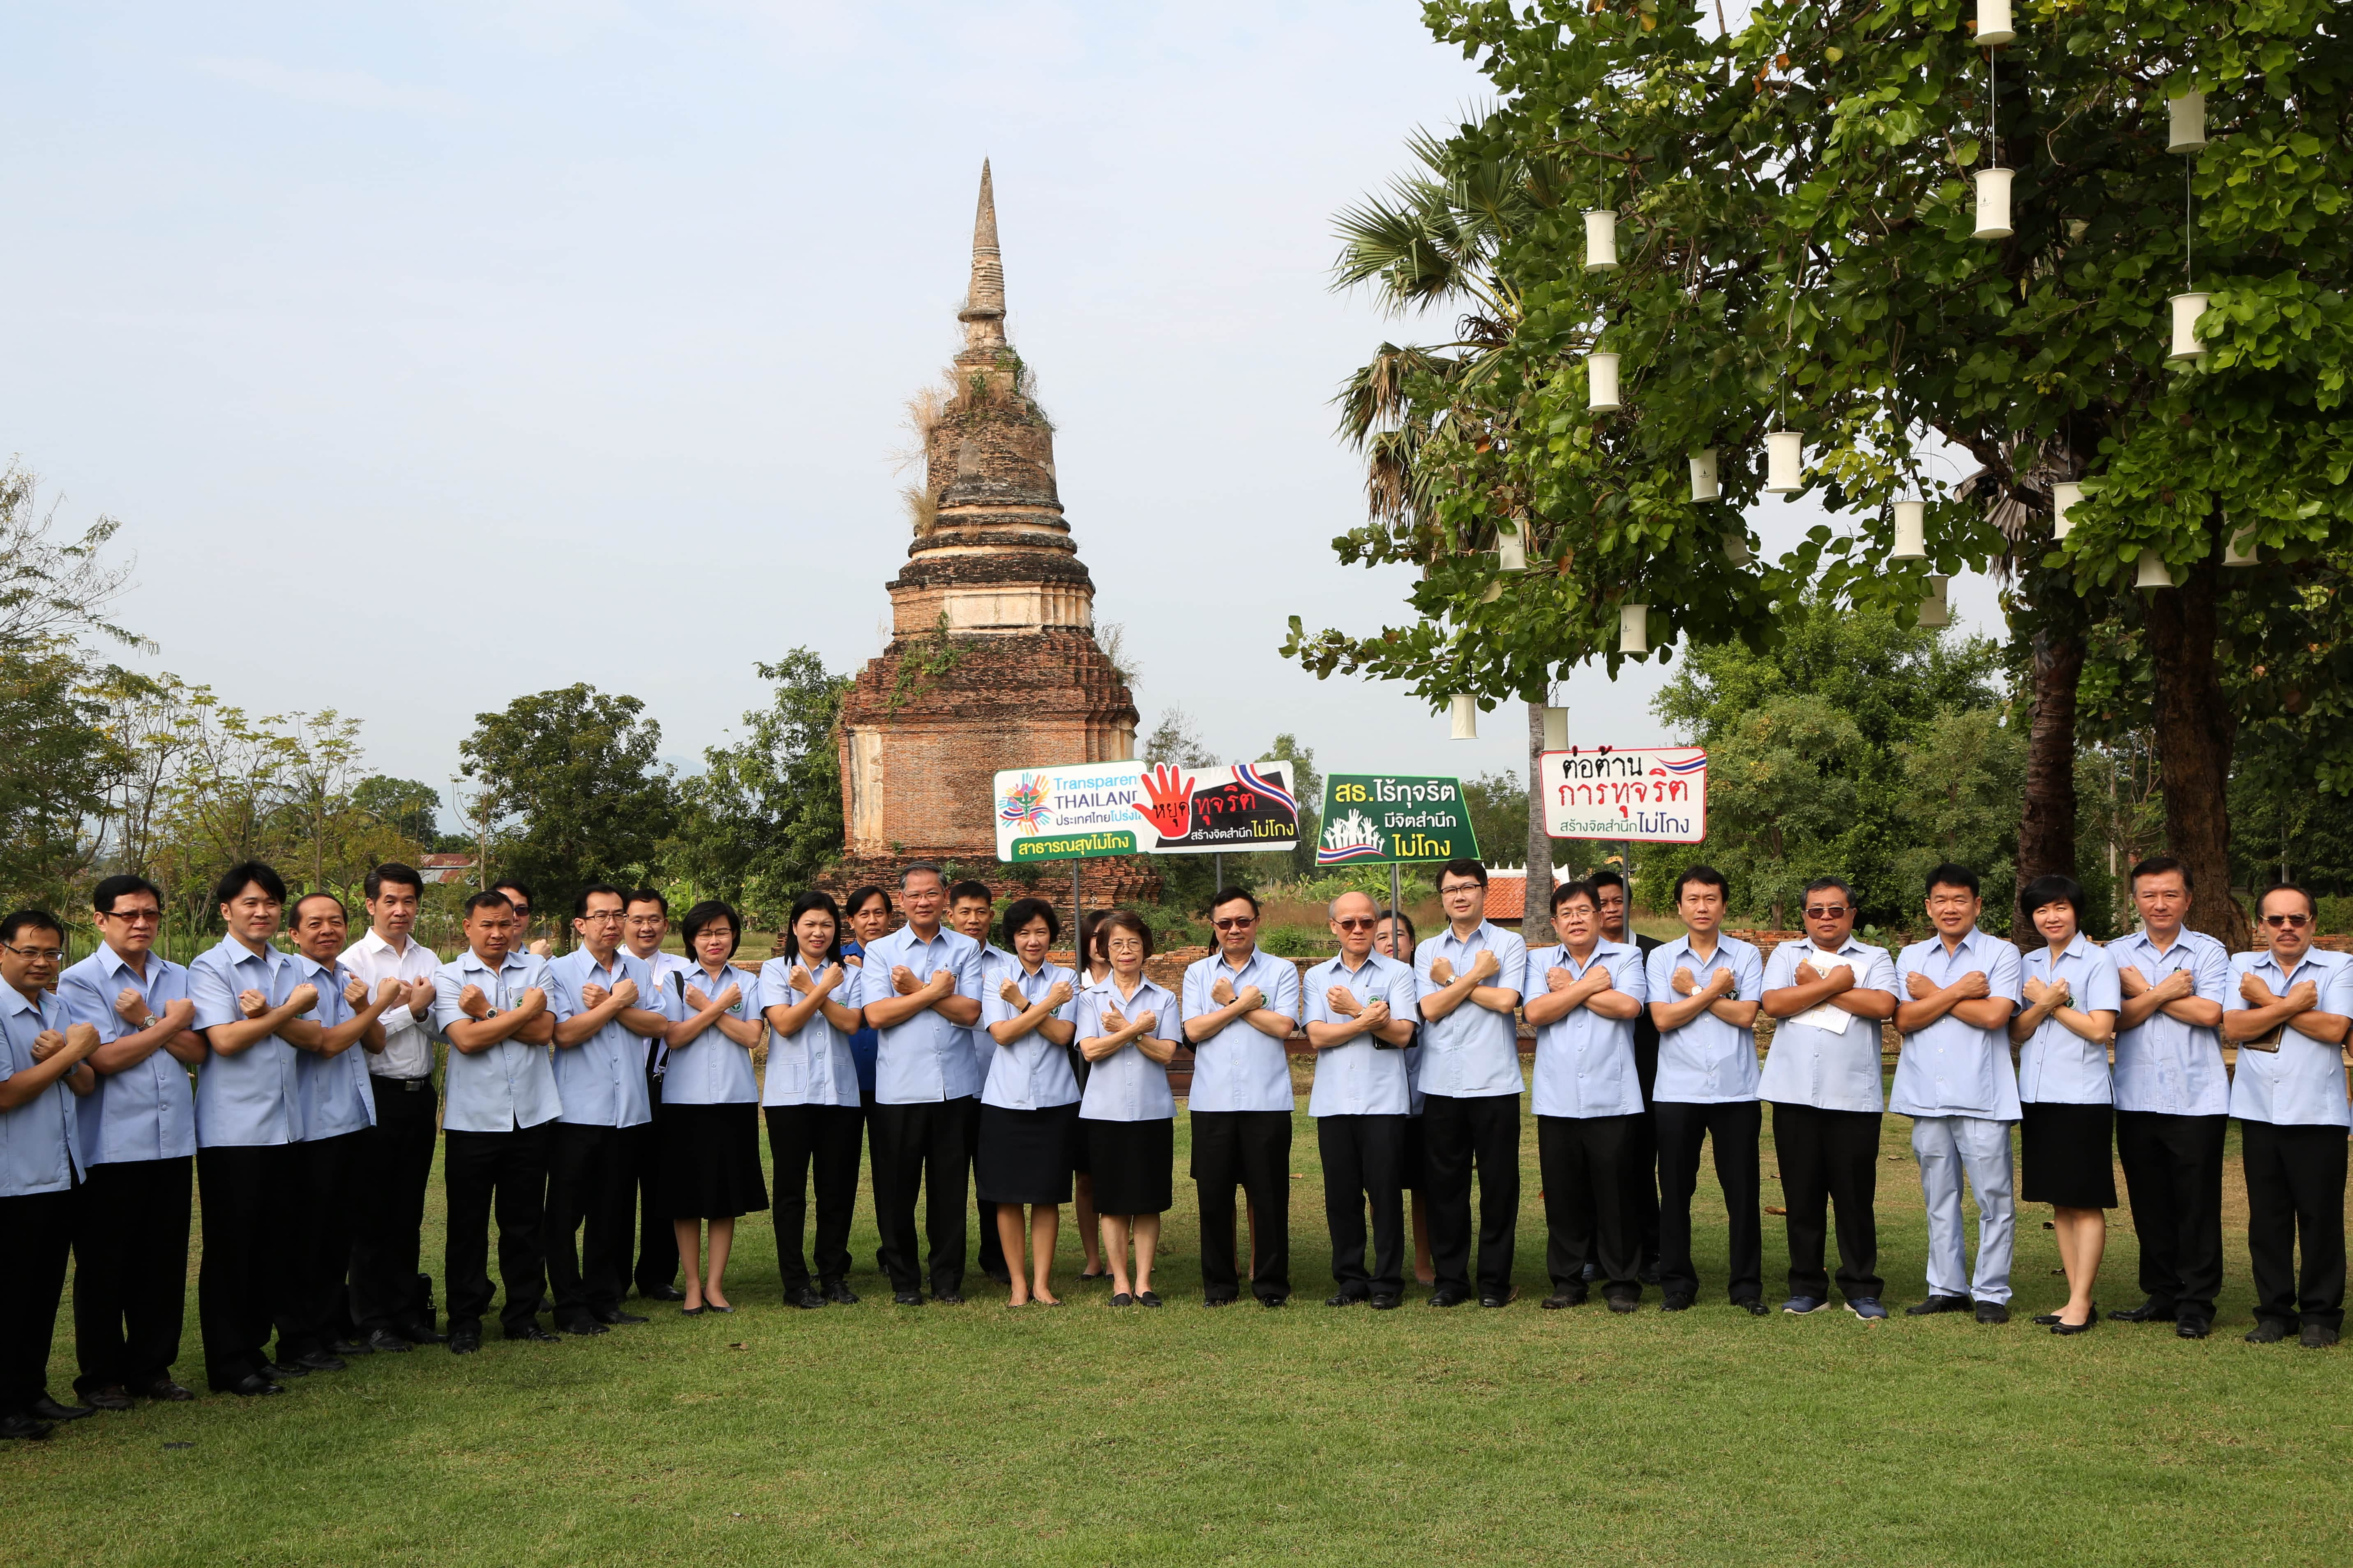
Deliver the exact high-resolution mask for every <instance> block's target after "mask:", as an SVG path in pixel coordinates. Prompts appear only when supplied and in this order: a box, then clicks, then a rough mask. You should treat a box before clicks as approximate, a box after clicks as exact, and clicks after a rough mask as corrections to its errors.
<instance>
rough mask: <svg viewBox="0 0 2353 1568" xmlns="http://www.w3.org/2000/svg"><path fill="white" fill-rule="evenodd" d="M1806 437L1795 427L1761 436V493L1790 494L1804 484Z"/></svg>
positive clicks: (1802, 487)
mask: <svg viewBox="0 0 2353 1568" xmlns="http://www.w3.org/2000/svg"><path fill="white" fill-rule="evenodd" d="M1805 470H1806V438H1805V437H1804V436H1802V435H1800V434H1799V433H1798V432H1797V431H1795V430H1776V431H1774V432H1773V433H1772V434H1771V435H1769V436H1767V437H1765V493H1766V494H1767V495H1768V496H1793V495H1796V494H1797V493H1798V492H1799V490H1800V489H1804V488H1805Z"/></svg>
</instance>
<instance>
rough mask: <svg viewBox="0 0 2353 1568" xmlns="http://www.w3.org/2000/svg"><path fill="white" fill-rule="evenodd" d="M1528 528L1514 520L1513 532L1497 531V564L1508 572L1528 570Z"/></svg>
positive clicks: (1523, 523)
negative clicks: (1526, 530)
mask: <svg viewBox="0 0 2353 1568" xmlns="http://www.w3.org/2000/svg"><path fill="white" fill-rule="evenodd" d="M1527 526H1528V525H1527V524H1526V523H1525V522H1522V521H1517V520H1514V521H1513V523H1512V528H1513V531H1512V532H1510V533H1505V532H1504V531H1502V530H1501V529H1498V530H1496V531H1495V564H1496V565H1498V566H1500V567H1502V568H1503V569H1504V571H1506V572H1525V571H1526V570H1527V569H1528V536H1527V534H1526V532H1525V529H1526V528H1527Z"/></svg>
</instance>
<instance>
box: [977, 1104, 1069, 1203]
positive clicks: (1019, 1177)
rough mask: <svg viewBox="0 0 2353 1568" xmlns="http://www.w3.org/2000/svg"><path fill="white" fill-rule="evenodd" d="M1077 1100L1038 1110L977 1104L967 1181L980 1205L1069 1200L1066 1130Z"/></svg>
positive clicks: (1064, 1201) (1067, 1137)
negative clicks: (976, 1137)
mask: <svg viewBox="0 0 2353 1568" xmlns="http://www.w3.org/2000/svg"><path fill="white" fill-rule="evenodd" d="M1078 1120H1079V1103H1078V1101H1076V1100H1072V1101H1071V1103H1070V1104H1068V1105H1050V1106H1047V1107H1045V1108H1043V1109H1042V1110H1007V1109H1006V1108H1005V1107H1004V1106H1001V1105H984V1106H982V1107H981V1108H980V1147H979V1149H978V1150H977V1151H976V1152H975V1153H974V1155H973V1162H972V1173H973V1186H974V1190H975V1193H976V1195H977V1196H978V1197H979V1199H980V1201H981V1202H983V1203H985V1204H1066V1203H1069V1202H1070V1201H1071V1128H1072V1127H1073V1126H1075V1125H1076V1124H1077V1123H1078Z"/></svg>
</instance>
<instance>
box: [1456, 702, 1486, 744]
mask: <svg viewBox="0 0 2353 1568" xmlns="http://www.w3.org/2000/svg"><path fill="white" fill-rule="evenodd" d="M1453 719H1454V732H1453V734H1452V735H1451V736H1450V737H1449V739H1451V740H1456V741H1475V740H1477V739H1478V738H1479V700H1478V699H1477V698H1476V697H1471V696H1462V697H1457V698H1456V699H1455V700H1454V712H1453Z"/></svg>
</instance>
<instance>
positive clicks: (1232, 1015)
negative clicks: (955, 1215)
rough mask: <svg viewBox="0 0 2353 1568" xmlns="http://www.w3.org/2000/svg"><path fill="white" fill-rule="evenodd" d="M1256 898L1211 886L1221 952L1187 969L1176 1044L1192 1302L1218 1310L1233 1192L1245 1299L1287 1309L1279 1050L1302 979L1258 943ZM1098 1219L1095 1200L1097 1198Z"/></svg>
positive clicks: (1228, 1289) (1228, 1294)
mask: <svg viewBox="0 0 2353 1568" xmlns="http://www.w3.org/2000/svg"><path fill="white" fill-rule="evenodd" d="M1258 912H1259V911H1258V900H1257V899H1255V898H1253V897H1251V896H1250V893H1249V892H1248V891H1246V890H1245V889H1240V888H1220V889H1218V894H1217V897H1216V898H1214V899H1212V900H1210V902H1209V923H1210V924H1211V925H1213V926H1215V927H1216V928H1217V932H1218V951H1217V952H1213V953H1211V954H1210V955H1209V956H1208V957H1207V958H1202V959H1196V960H1195V961H1194V962H1193V963H1191V964H1189V965H1188V966H1187V968H1186V970H1185V1012H1184V1017H1185V1038H1186V1039H1187V1040H1188V1041H1190V1042H1191V1043H1192V1047H1193V1092H1192V1095H1191V1098H1190V1101H1189V1105H1188V1110H1189V1114H1190V1116H1191V1119H1192V1127H1193V1180H1194V1182H1195V1183H1196V1184H1198V1187H1199V1189H1200V1201H1201V1297H1202V1300H1204V1301H1206V1302H1207V1303H1208V1305H1210V1306H1212V1307H1222V1306H1224V1305H1225V1304H1226V1303H1227V1302H1229V1301H1232V1300H1237V1299H1238V1298H1239V1297H1240V1294H1241V1282H1240V1269H1239V1268H1238V1266H1237V1264H1236V1262H1235V1257H1234V1253H1235V1248H1234V1187H1235V1185H1236V1184H1240V1186H1241V1188H1242V1190H1243V1191H1244V1192H1245V1193H1247V1194H1249V1196H1250V1205H1251V1207H1252V1209H1253V1210H1254V1211H1255V1212H1256V1214H1257V1216H1258V1234H1257V1237H1256V1245H1255V1246H1254V1247H1253V1248H1252V1252H1251V1258H1250V1291H1251V1293H1252V1294H1253V1295H1255V1296H1256V1297H1257V1298H1258V1299H1259V1300H1260V1302H1261V1303H1262V1304H1263V1305H1266V1306H1269V1307H1280V1306H1282V1304H1283V1302H1285V1301H1287V1300H1290V1299H1291V1111H1292V1100H1293V1096H1292V1092H1291V1062H1290V1058H1289V1057H1288V1056H1287V1055H1286V1054H1285V1052H1284V1050H1283V1042H1284V1041H1285V1040H1287V1039H1289V1038H1290V1037H1291V1031H1292V1030H1293V1029H1294V1028H1296V1027H1297V1026H1298V1024H1299V970H1298V967H1297V966H1296V965H1295V964H1293V963H1292V962H1291V961H1290V960H1289V959H1287V958H1276V957H1273V956H1271V954H1268V953H1265V952H1261V951H1260V950H1259V945H1258ZM1095 1206H1096V1207H1097V1208H1098V1209H1101V1208H1103V1207H1104V1206H1105V1205H1103V1200H1102V1199H1101V1198H1100V1197H1098V1198H1097V1199H1096V1200H1095Z"/></svg>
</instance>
